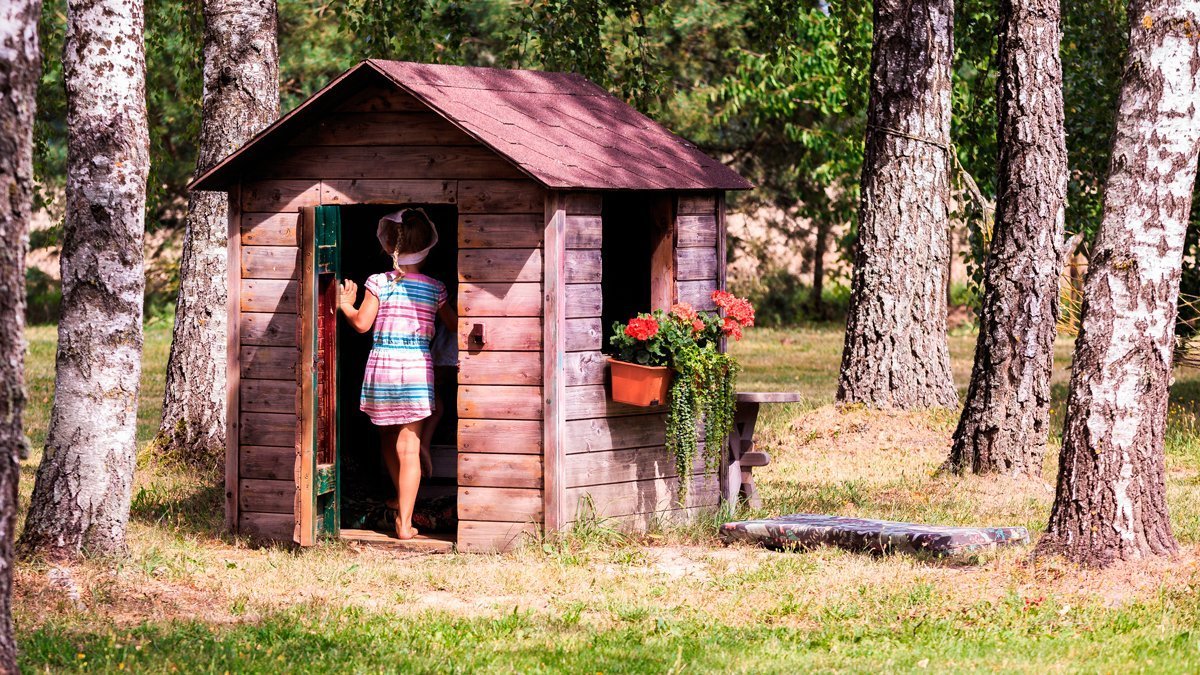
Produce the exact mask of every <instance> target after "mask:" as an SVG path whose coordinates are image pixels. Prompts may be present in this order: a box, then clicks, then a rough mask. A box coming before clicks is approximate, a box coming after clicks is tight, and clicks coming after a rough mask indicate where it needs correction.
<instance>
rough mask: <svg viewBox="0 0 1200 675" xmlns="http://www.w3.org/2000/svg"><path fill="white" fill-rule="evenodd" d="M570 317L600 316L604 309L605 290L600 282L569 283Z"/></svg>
mask: <svg viewBox="0 0 1200 675" xmlns="http://www.w3.org/2000/svg"><path fill="white" fill-rule="evenodd" d="M566 294H567V295H566V298H567V311H566V317H567V318H568V319H591V318H596V317H599V316H600V314H601V313H602V312H603V310H604V291H603V289H602V287H601V285H600V284H567V290H566Z"/></svg>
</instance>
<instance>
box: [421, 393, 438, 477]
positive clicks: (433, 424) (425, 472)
mask: <svg viewBox="0 0 1200 675" xmlns="http://www.w3.org/2000/svg"><path fill="white" fill-rule="evenodd" d="M441 419H442V399H441V397H435V398H434V399H433V414H432V415H430V416H429V417H426V418H425V425H424V426H423V427H421V475H422V476H432V475H433V432H434V431H437V425H438V422H439V421H441Z"/></svg>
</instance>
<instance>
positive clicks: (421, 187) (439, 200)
mask: <svg viewBox="0 0 1200 675" xmlns="http://www.w3.org/2000/svg"><path fill="white" fill-rule="evenodd" d="M321 200H322V202H323V203H325V204H453V203H455V202H457V201H458V181H455V180H399V179H383V180H373V179H362V180H355V179H344V180H337V179H329V180H325V181H324V182H322V183H321Z"/></svg>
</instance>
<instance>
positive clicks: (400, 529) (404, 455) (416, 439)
mask: <svg viewBox="0 0 1200 675" xmlns="http://www.w3.org/2000/svg"><path fill="white" fill-rule="evenodd" d="M424 425H425V420H420V421H418V422H412V423H410V424H405V425H402V426H401V427H400V433H399V435H398V436H397V437H396V456H397V458H398V459H399V463H400V469H399V471H398V472H397V473H396V484H397V485H399V486H400V515H399V516H398V517H397V518H396V536H397V537H399V538H401V539H412V538H413V537H415V536H417V529H416V528H415V527H413V526H412V515H413V507H414V506H415V505H416V503H417V490H418V489H420V487H421V428H422V427H423V426H424Z"/></svg>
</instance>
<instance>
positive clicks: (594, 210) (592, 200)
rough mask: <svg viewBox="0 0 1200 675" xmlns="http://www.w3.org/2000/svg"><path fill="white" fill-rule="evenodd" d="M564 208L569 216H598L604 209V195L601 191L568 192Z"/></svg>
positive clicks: (564, 199) (564, 198) (564, 196)
mask: <svg viewBox="0 0 1200 675" xmlns="http://www.w3.org/2000/svg"><path fill="white" fill-rule="evenodd" d="M563 209H564V210H565V211H566V212H567V215H568V216H598V215H600V212H601V211H603V210H604V195H602V194H601V193H599V192H567V193H565V194H564V195H563Z"/></svg>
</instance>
